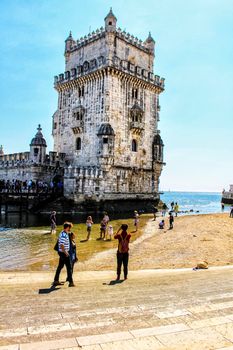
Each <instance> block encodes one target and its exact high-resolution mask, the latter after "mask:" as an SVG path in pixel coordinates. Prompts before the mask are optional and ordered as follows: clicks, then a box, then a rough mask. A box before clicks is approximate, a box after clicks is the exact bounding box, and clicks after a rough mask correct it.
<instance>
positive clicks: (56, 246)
mask: <svg viewBox="0 0 233 350" xmlns="http://www.w3.org/2000/svg"><path fill="white" fill-rule="evenodd" d="M58 241H59V238H58V239H57V242H56V244H55V246H54V248H53V249H54V250H56V252H58V247H59V246H58Z"/></svg>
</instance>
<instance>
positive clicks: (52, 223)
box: [50, 211, 57, 234]
mask: <svg viewBox="0 0 233 350" xmlns="http://www.w3.org/2000/svg"><path fill="white" fill-rule="evenodd" d="M50 226H51V231H50V233H51V234H53V233H56V227H57V220H56V212H55V211H52V213H51V215H50Z"/></svg>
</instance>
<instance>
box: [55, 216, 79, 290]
mask: <svg viewBox="0 0 233 350" xmlns="http://www.w3.org/2000/svg"><path fill="white" fill-rule="evenodd" d="M71 227H72V224H71V223H70V222H65V223H64V225H63V231H62V232H61V233H60V236H59V239H58V254H59V257H60V258H59V263H58V267H57V271H56V273H55V276H54V282H53V286H59V285H61V284H62V283H61V282H59V276H60V272H61V270H62V269H63V267H64V265H66V269H67V276H68V277H67V280H68V282H69V287H74V286H75V285H74V282H73V277H72V267H71V260H70V256H69V250H70V238H69V232H70V230H71Z"/></svg>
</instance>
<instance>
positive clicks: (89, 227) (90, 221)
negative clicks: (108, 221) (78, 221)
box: [86, 216, 93, 241]
mask: <svg viewBox="0 0 233 350" xmlns="http://www.w3.org/2000/svg"><path fill="white" fill-rule="evenodd" d="M86 225H87V238H86V240H87V241H89V239H90V235H91V227H92V225H93V221H92V217H91V216H88V217H87V221H86Z"/></svg>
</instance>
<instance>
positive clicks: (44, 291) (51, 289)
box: [38, 286, 61, 294]
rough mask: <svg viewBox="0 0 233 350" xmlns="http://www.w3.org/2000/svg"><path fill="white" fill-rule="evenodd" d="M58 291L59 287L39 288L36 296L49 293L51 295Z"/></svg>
mask: <svg viewBox="0 0 233 350" xmlns="http://www.w3.org/2000/svg"><path fill="white" fill-rule="evenodd" d="M59 289H61V288H60V287H54V286H51V287H50V288H41V289H39V291H38V294H49V293H52V292H56V291H58V290H59Z"/></svg>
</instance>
